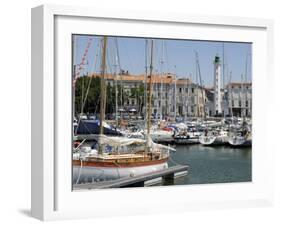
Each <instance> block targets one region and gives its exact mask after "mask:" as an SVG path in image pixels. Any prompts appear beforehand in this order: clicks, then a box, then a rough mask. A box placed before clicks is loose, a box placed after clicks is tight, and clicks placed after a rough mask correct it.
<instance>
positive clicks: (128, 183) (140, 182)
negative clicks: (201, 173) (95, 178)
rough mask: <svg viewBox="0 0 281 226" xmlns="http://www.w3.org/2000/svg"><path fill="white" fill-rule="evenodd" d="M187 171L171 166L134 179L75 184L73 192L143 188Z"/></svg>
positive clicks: (183, 168) (182, 174)
mask: <svg viewBox="0 0 281 226" xmlns="http://www.w3.org/2000/svg"><path fill="white" fill-rule="evenodd" d="M188 169H189V166H182V165H178V166H172V167H169V168H167V169H164V170H161V171H157V172H152V173H147V174H143V175H139V176H135V177H126V178H120V179H117V180H112V181H102V182H95V183H85V184H77V185H74V186H73V190H80V189H103V188H126V187H145V186H149V185H152V184H156V183H160V182H161V181H162V180H164V181H165V180H169V181H170V180H174V179H175V178H178V177H183V176H186V175H187V174H188Z"/></svg>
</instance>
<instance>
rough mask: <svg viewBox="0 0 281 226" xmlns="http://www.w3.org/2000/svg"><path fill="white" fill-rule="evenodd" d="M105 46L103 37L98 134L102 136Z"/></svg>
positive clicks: (105, 41) (105, 39)
mask: <svg viewBox="0 0 281 226" xmlns="http://www.w3.org/2000/svg"><path fill="white" fill-rule="evenodd" d="M106 45H107V37H106V36H104V37H103V47H102V64H101V79H100V87H101V100H100V134H103V121H104V116H105V106H106V83H105V70H106Z"/></svg>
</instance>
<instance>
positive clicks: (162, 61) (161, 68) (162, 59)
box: [160, 40, 164, 120]
mask: <svg viewBox="0 0 281 226" xmlns="http://www.w3.org/2000/svg"><path fill="white" fill-rule="evenodd" d="M163 63H164V40H162V57H161V67H160V70H161V80H160V82H161V88H160V120H162V115H163V112H162V108H163V107H162V105H163Z"/></svg>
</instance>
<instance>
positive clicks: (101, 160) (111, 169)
mask: <svg viewBox="0 0 281 226" xmlns="http://www.w3.org/2000/svg"><path fill="white" fill-rule="evenodd" d="M106 45H107V37H106V36H105V37H103V50H102V67H101V69H102V70H101V87H102V88H101V102H100V125H103V121H104V115H105V101H106V94H105V91H106V88H105V87H106V83H105V78H104V75H105V70H106ZM152 54H153V40H152V41H151V62H150V82H149V93H148V95H149V96H148V97H149V101H148V119H147V131H148V132H147V139H146V140H143V139H131V138H126V137H108V136H105V135H103V126H100V134H99V135H97V139H96V141H97V142H96V144H95V145H94V146H92V147H82V146H83V145H81V147H79V146H78V147H76V148H75V149H74V150H73V184H78V183H85V182H95V181H100V180H111V179H117V178H121V177H132V176H137V175H141V174H145V173H150V172H154V171H159V170H162V169H166V168H167V167H168V164H167V161H168V158H169V151H170V150H172V148H170V147H167V146H164V145H160V144H155V143H153V142H152V140H151V138H150V136H149V132H150V127H151V118H150V117H151V96H152V88H151V85H152V78H151V77H152V76H151V75H152V70H153V67H152V59H153V55H152Z"/></svg>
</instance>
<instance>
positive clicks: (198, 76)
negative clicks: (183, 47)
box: [82, 36, 248, 134]
mask: <svg viewBox="0 0 281 226" xmlns="http://www.w3.org/2000/svg"><path fill="white" fill-rule="evenodd" d="M115 44H116V56H115V64H114V76H115V77H116V79H115V81H116V83H115V120H116V123H118V79H117V65H118V63H120V59H119V53H118V44H117V38H115ZM145 46H146V47H145V50H146V51H145V58H146V59H145V74H146V76H145V81H144V89H145V90H148V95H149V96H148V97H147V93H146V92H144V105H145V106H147V109H148V114H147V121H148V122H147V130H149V129H150V128H151V124H150V123H151V122H150V121H151V115H152V108H151V102H152V71H153V40H151V46H150V53H151V54H150V66H149V77H150V80H149V88H148V89H147V77H148V66H147V59H148V54H147V52H148V40H147V39H146V40H145ZM106 49H107V37H106V36H105V37H103V46H102V62H101V84H100V85H101V87H106V83H105V78H104V76H105V71H106ZM194 52H195V74H196V81H197V86H198V87H197V88H199V86H201V87H203V81H202V76H201V70H200V63H199V56H198V53H197V52H196V51H194ZM224 58H225V55H224V44H223V65H222V66H223V76H222V77H223V83H224V77H225V65H226V64H225V60H224ZM247 60H248V55H247V57H246V66H245V79H246V78H247V64H248V62H247ZM163 63H164V40H163V41H162V57H161V61H160V73H161V77H160V85H161V86H160V106H159V108H160V109H159V110H157V115H159V116H160V120H162V119H163V118H162V117H163V80H162V79H163ZM241 76H242V78H241V79H242V80H243V75H241ZM120 77H122V76H120ZM198 80H199V84H198ZM229 82H231V72H230V73H229ZM243 87H244V86H243ZM176 89H177V87H176V75H175V82H174V119H176V116H177V115H176V112H177V111H176V103H177V99H176V97H177V93H176ZM101 91H102V92H101V102H100V106H101V107H100V111H101V112H100V114H101V116H100V123H101V125H102V123H103V121H104V115H105V106H106V88H102V89H101ZM120 91H121V92H122V88H121V90H120ZM201 91H202V94H201V95H202V97H201V98H202V104H203V109H205V98H204V94H203V89H201ZM197 92H200V91H199V89H197ZM197 98H198V100H197V101H199V93H198V94H197ZM246 99H247V93H246ZM147 100H148V101H147ZM185 101H187V97H185ZM82 103H83V101H82ZM121 106H122V94H121ZM157 106H158V104H157ZM197 106H198V108H200V105H199V104H198V105H197ZM230 109H231V112H232V107H230ZM197 112H198V114H199V112H200V110H199V109H198V110H197ZM186 114H187V110H186ZM205 116H206V112H205V110H203V117H205ZM185 117H187V115H186V116H185ZM100 133H101V134H102V133H103V126H101V128H100ZM148 134H149V132H148Z"/></svg>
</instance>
